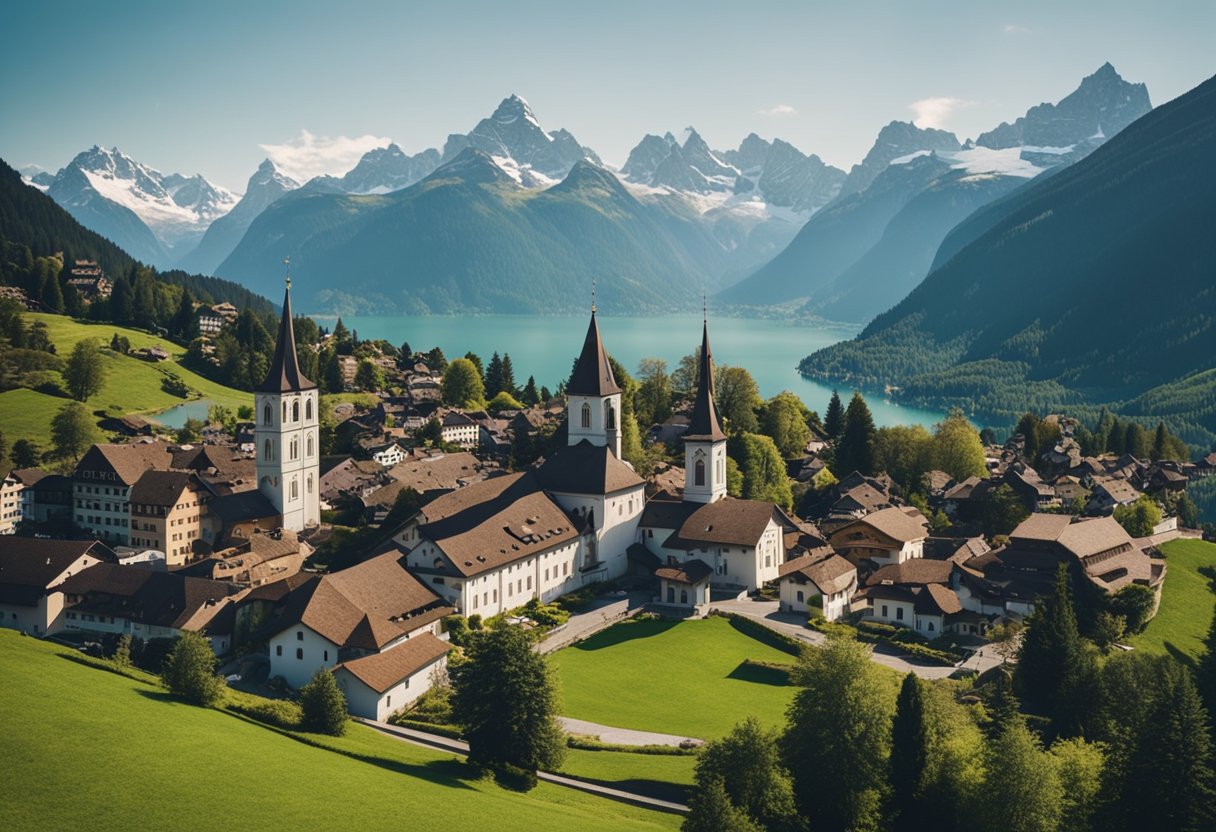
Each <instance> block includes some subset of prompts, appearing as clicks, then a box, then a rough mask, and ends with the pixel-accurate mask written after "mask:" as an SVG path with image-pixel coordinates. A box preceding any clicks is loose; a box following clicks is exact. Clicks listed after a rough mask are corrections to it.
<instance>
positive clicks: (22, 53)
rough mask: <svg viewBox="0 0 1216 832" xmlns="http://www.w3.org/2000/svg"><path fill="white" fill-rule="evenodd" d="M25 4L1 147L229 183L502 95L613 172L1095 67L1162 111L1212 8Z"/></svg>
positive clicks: (858, 137) (825, 136)
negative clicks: (700, 140) (674, 153)
mask: <svg viewBox="0 0 1216 832" xmlns="http://www.w3.org/2000/svg"><path fill="white" fill-rule="evenodd" d="M341 5H342V8H339V7H338V6H339V4H335V3H332V2H329V3H313V2H291V3H284V2H256V1H255V0H246V2H239V3H238V2H207V3H190V4H185V3H175V2H163V0H162V2H147V3H146V2H126V0H124V2H119V3H101V2H92V3H70V2H56V0H41V1H40V2H31V0H23V1H22V2H19V3H18V5H17V6H16V7H13V6H12V5H10V6H8V7H6V9H5V12H4V20H5V24H6V26H5V28H6V30H7V31H8V32H9V33H10V36H9V37H7V38H6V39H5V41H6V44H5V50H3V51H2V52H0V112H3V113H4V116H3V118H0V157H3V158H4V159H5V161H7V162H9V163H10V164H13V165H16V166H23V165H26V164H31V163H34V164H39V165H41V166H43V167H46V168H50V169H52V170H54V169H58V168H59V167H60V166H61V165H63V164H64V163H66V162H67V161H68V160H70V159H71V157H72V156H73V155H75V154H76V153H77V152H79V151H81V150H83V149H85V148H86V147H88V146H90V145H92V144H102V145H105V146H107V147H108V146H113V145H118V146H119V147H121V148H122V149H123V150H124V151H125V152H127V153H128V154H130V155H132V156H134V157H135V158H137V159H139V160H140V161H143V162H145V163H147V164H150V165H152V166H153V167H157V168H159V169H161V170H163V171H165V172H169V171H178V172H181V173H185V174H193V173H202V174H203V175H205V176H206V177H208V178H209V179H212V180H213V181H216V182H218V183H220V184H223V185H225V186H227V187H230V188H233V189H235V190H243V188H244V185H245V181H246V179H247V178H248V177H249V175H250V174H251V173H252V172H253V170H254V169H255V168H256V166H257V164H258V163H259V162H260V161H261V159H262V158H264V157H265V156H266V155H267V153H268V151H267V150H266V149H265V148H266V147H270V148H273V149H272V150H271V151H270V152H271V153H273V154H274V155H276V157H277V158H279V159H281V160H282V161H284V162H286V163H287V164H289V165H293V166H295V167H296V168H297V169H298V172H300V173H304V172H308V173H313V172H318V171H321V170H328V171H329V172H336V173H341V172H342V171H343V170H345V169H346V168H348V167H350V165H351V164H353V161H354V160H355V159H357V157H358V155H359V153H360V152H361V151H362V150H364V149H366V148H367V147H370V146H373V145H375V144H378V143H383V140H384V139H388V138H391V139H393V140H394V141H396V142H397V143H399V144H401V145H402V146H403V147H404V148H405V149H406V150H407V151H408V152H411V153H412V152H416V151H418V150H421V149H424V148H426V147H442V145H443V141H444V139H445V138H446V136H447V135H448V134H449V133H453V132H467V131H468V130H469V129H470V128H472V127H473V125H474V124H475V123H476V122H477V121H478V120H479V119H481V118H483V117H485V116H486V115H488V114H489V113H490V112H491V111H492V110H493V109H494V107H495V106H496V105H497V103H498V102H499V101H500V100H501V99H502V98H504V97H505V96H507V95H509V94H510V93H512V92H515V93H518V94H520V95H522V96H523V97H524V98H526V99H528V101H529V102H530V103H531V105H532V107H533V109H534V110H535V112H536V114H537V116H538V117H539V119H540V121H541V123H542V124H543V125H544V126H545V127H546V128H547V129H556V128H558V127H565V128H567V129H569V130H570V131H572V132H573V133H574V135H575V136H576V137H577V138H578V139H579V141H580V142H582V143H583V144H585V145H589V146H591V147H593V148H594V149H595V150H597V151H598V152H599V153H600V155H601V156H603V158H604V159H605V160H606V161H608V162H610V163H614V164H618V165H619V164H621V163H622V162H624V160H625V157H626V155H627V154H628V152H629V149H630V148H631V147H633V145H635V144H636V143H637V141H638V140H639V139H640V138H641V137H642V135H644V134H645V133H648V132H650V133H662V132H663V131H665V130H672V131H673V132H674V131H677V130H679V129H680V128H682V127H685V126H687V125H690V124H691V125H693V126H695V127H696V128H697V129H698V130H699V132H700V133H701V134H702V135H703V136H705V138H706V139H707V140H708V141H709V143H710V145H711V146H713V147H718V148H725V147H734V146H737V144H738V143H739V141H740V140H741V139H742V138H743V137H744V136H746V135H747V134H748V133H749V132H753V131H754V132H756V133H759V134H760V135H762V136H764V137H766V138H773V137H780V138H783V139H786V140H787V141H790V142H792V143H793V144H794V145H796V146H797V147H799V148H800V149H802V150H803V151H805V152H808V153H818V154H819V155H820V156H821V157H822V158H823V159H824V160H825V161H827V162H829V163H831V164H835V165H838V166H840V167H844V168H846V169H847V168H848V166H849V165H851V164H853V163H855V162H857V161H859V160H860V159H861V157H862V156H863V155H864V154H865V152H866V150H867V149H868V148H869V146H870V144H871V143H872V142H873V139H874V136H875V134H876V133H877V131H878V129H879V128H880V127H881V126H882V125H883V124H885V123H887V122H889V121H891V120H893V119H900V120H910V119H918V118H919V119H920V123H921V124H922V125H926V126H938V127H943V128H946V129H949V130H952V131H954V132H955V133H957V134H958V135H959V137H960V138H965V137H968V136H974V135H975V134H977V133H979V132H980V131H982V130H986V129H990V128H991V127H993V126H995V125H996V124H998V123H999V122H1001V121H1007V120H1012V119H1013V118H1016V117H1017V116H1019V115H1021V114H1022V113H1023V112H1025V110H1026V109H1027V108H1028V107H1030V106H1032V105H1034V104H1037V103H1039V102H1041V101H1055V100H1058V99H1059V98H1061V97H1063V96H1064V95H1066V94H1067V93H1069V92H1070V91H1072V90H1073V89H1074V88H1075V87H1076V85H1077V84H1078V82H1079V81H1080V79H1081V78H1082V77H1083V76H1084V75H1088V74H1090V73H1092V72H1093V71H1094V70H1095V69H1097V68H1098V67H1099V66H1100V65H1101V64H1102V63H1103V62H1105V61H1108V60H1109V61H1110V62H1111V63H1113V64H1114V66H1115V68H1116V69H1117V70H1118V71H1119V73H1120V74H1121V75H1122V76H1123V77H1124V78H1126V79H1128V80H1131V81H1143V82H1145V83H1147V84H1148V89H1149V95H1150V97H1151V98H1152V101H1153V104H1154V105H1157V104H1161V103H1164V102H1165V101H1168V100H1170V99H1172V98H1174V97H1176V96H1178V95H1179V94H1181V93H1183V92H1185V91H1186V90H1188V89H1190V88H1192V87H1194V86H1195V85H1197V84H1199V83H1200V82H1202V81H1203V80H1205V79H1206V78H1207V77H1209V76H1211V75H1212V74H1213V73H1216V60H1214V59H1213V52H1212V48H1211V37H1212V33H1213V32H1216V3H1214V2H1212V1H1211V0H1202V2H1186V1H1184V2H1165V3H1157V4H1152V5H1151V6H1150V4H1147V3H1129V2H1093V3H1088V2H1086V3H1082V2H1069V3H1059V2H1054V3H1042V2H1020V3H1013V2H1004V3H983V2H971V3H967V4H963V3H944V2H917V3H913V2H887V3H875V2H862V3H857V2H854V3H812V2H807V0H803V2H789V3H779V2H771V3H761V2H747V3H744V2H735V3H719V2H696V3H663V2H654V0H651V2H629V1H628V0H626V1H625V2H614V3H608V4H602V3H601V4H585V3H574V2H569V0H567V2H535V3H528V2H519V3H501V2H499V3H483V2H475V0H466V2H460V3H444V4H438V3H427V4H417V3H400V2H397V3H388V2H384V3H378V2H366V3H360V2H347V3H344V4H341Z"/></svg>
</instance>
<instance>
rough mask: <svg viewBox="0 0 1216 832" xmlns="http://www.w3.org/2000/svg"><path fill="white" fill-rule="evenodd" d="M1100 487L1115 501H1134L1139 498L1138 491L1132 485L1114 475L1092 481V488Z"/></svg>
mask: <svg viewBox="0 0 1216 832" xmlns="http://www.w3.org/2000/svg"><path fill="white" fill-rule="evenodd" d="M1098 489H1102V490H1103V491H1105V492H1106V493H1107V494H1109V495H1110V498H1111V499H1112V500H1114V501H1115V502H1117V503H1130V502H1135V501H1136V500H1137V499H1139V498H1140V492H1139V491H1137V490H1136V489H1135V488H1133V487H1132V484H1131V483H1129V482H1128V481H1127V480H1122V479H1117V478H1115V477H1105V478H1103V479H1100V480H1097V481H1095V482H1094V490H1095V491H1097V490H1098Z"/></svg>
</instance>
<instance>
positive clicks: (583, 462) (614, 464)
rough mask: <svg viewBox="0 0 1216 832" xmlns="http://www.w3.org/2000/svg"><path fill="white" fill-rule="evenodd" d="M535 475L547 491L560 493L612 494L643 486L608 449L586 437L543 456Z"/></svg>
mask: <svg viewBox="0 0 1216 832" xmlns="http://www.w3.org/2000/svg"><path fill="white" fill-rule="evenodd" d="M536 478H537V480H538V481H539V482H540V484H541V485H542V486H543V487H544V488H546V489H547V490H549V491H557V492H561V493H563V494H597V495H604V494H615V493H616V492H618V491H624V490H626V489H629V488H637V487H639V486H643V485H645V481H644V480H643V479H642V478H641V477H639V476H638V475H637V474H636V473H634V470H633V469H632V468H630V467H629V466H628V465H626V464H625V463H624V462H621V460H619V459H617V456H616V454H615V453H614V452H613V451H612V449H611V448H609V447H607V446H602V445H592V444H591V443H590V442H588V441H587V440H586V439H583V440H581V441H579V443H578V444H576V445H569V446H567V447H565V448H561V449H560V450H558V451H557V452H556V453H554V454H553V455H552V456H550V457H549V458H548V459H546V460H545V461H544V462H543V463H541V465H540V466H539V467H538V468H537V469H536Z"/></svg>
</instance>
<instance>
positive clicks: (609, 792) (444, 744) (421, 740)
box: [352, 717, 688, 815]
mask: <svg viewBox="0 0 1216 832" xmlns="http://www.w3.org/2000/svg"><path fill="white" fill-rule="evenodd" d="M352 719H354V720H355V721H356V722H361V723H363V724H364V725H366V726H368V727H369V728H374V729H376V730H377V731H380V732H382V733H385V734H388V735H389V736H391V737H394V738H395V739H399V740H401V741H402V742H412V743H414V744H415V745H422V746H426V747H428V748H437V749H439V750H441V751H451V752H452V753H454V754H459V755H461V756H468V753H469V744H468V743H466V742H465V741H464V740H454V739H450V738H448V737H442V736H440V735H438V734H428V733H427V732H425V731H416V730H414V729H413V728H401V727H400V726H397V725H388V724H385V723H383V722H376V721H375V720H371V719H363V718H361V717H352ZM536 776H537V777H538V778H540V779H541V780H543V781H545V782H546V783H553V784H554V785H558V786H564V787H566V788H568V789H576V790H578V791H581V792H587V793H588V794H594V795H598V796H599V797H606V798H608V799H609V800H615V801H617V802H619V803H629V804H632V805H634V806H641V807H642V808H644V809H655V810H658V811H660V812H671V813H673V814H680V815H686V814H688V807H687V806H685V805H684V804H683V803H674V802H672V801H670V800H659V799H658V798H655V797H647V796H646V795H642V794H635V793H633V792H626V791H622V790H620V789H614V788H612V787H610V786H601V785H600V784H599V783H591V782H588V781H586V780H579V779H578V778H576V777H567V776H566V775H564V774H552V773H550V772H547V771H540V772H537V774H536Z"/></svg>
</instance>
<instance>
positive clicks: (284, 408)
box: [283, 402, 287, 422]
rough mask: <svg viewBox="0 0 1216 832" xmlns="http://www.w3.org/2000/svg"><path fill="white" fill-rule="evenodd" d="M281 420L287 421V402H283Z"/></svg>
mask: <svg viewBox="0 0 1216 832" xmlns="http://www.w3.org/2000/svg"><path fill="white" fill-rule="evenodd" d="M283 421H284V422H286V421H287V402H283Z"/></svg>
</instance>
